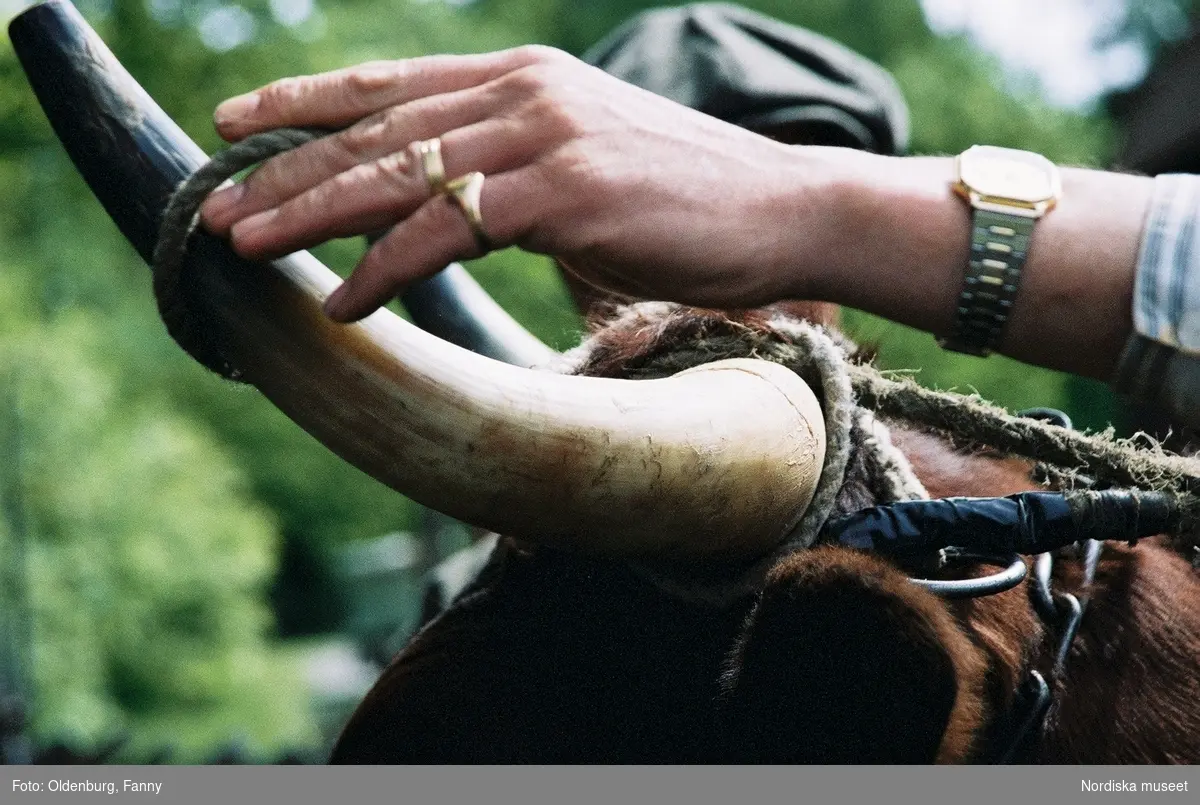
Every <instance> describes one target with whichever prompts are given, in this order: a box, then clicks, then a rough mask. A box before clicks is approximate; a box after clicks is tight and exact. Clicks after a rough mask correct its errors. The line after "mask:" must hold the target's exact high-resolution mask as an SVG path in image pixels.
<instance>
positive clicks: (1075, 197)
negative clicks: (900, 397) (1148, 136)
mask: <svg viewBox="0 0 1200 805" xmlns="http://www.w3.org/2000/svg"><path fill="white" fill-rule="evenodd" d="M811 156H812V157H813V158H816V159H818V160H821V161H823V162H825V163H826V166H827V167H828V169H829V171H830V173H829V175H831V176H835V177H836V178H835V179H833V180H832V181H829V182H828V183H827V184H825V185H824V190H823V191H822V193H823V195H824V197H825V198H826V199H827V200H828V203H827V204H823V205H813V206H812V207H811V208H810V211H809V213H808V215H811V216H822V215H824V216H826V219H825V220H824V221H815V222H812V223H810V224H809V226H816V227H819V228H820V231H822V232H823V233H825V234H824V235H822V237H821V238H818V239H817V242H818V243H819V245H820V248H819V255H812V256H810V257H809V258H807V261H808V262H809V263H810V264H809V265H806V266H802V267H798V268H799V273H800V274H805V275H807V276H806V278H805V279H804V280H803V281H802V282H799V283H798V287H797V288H796V294H797V295H806V296H815V297H817V298H822V299H828V300H830V301H835V302H838V303H841V304H844V305H848V306H851V307H855V308H859V309H862V310H866V311H869V312H871V313H875V314H878V315H880V316H883V317H885V318H888V319H891V320H893V321H898V322H901V323H903V324H907V325H910V326H913V327H917V328H920V329H922V330H926V331H928V332H931V333H934V334H937V335H941V334H944V333H947V332H948V331H949V330H950V329H951V327H952V326H953V323H954V319H955V311H956V308H957V302H958V296H959V293H960V291H961V290H962V284H963V272H964V268H965V266H966V263H967V259H968V254H969V251H970V231H971V228H970V227H971V224H970V221H971V216H970V209H969V207H968V205H967V204H966V203H965V202H964V201H963V200H962V199H960V198H958V197H957V196H955V195H953V193H952V192H951V190H950V187H951V184H952V182H953V179H954V175H953V174H954V164H953V160H952V159H950V158H940V157H939V158H925V157H920V158H913V157H909V158H895V157H879V156H872V155H865V154H861V153H857V152H849V151H841V150H838V149H821V150H820V151H817V152H815V153H814V154H813V155H811ZM1151 189H1152V180H1151V179H1148V178H1145V177H1136V176H1127V175H1122V174H1115V173H1106V172H1101V171H1089V170H1081V169H1064V170H1063V196H1062V200H1061V201H1060V202H1059V205H1058V206H1057V208H1056V209H1054V210H1053V211H1051V212H1050V213H1048V214H1047V215H1046V216H1045V217H1044V218H1043V219H1041V221H1039V222H1038V224H1037V226H1036V228H1035V230H1034V235H1033V238H1032V241H1031V243H1030V248H1029V257H1028V260H1027V262H1026V264H1025V268H1024V270H1023V271H1022V278H1021V285H1020V290H1019V291H1018V295H1017V298H1016V302H1015V304H1014V306H1013V309H1012V313H1011V315H1010V318H1009V323H1008V327H1007V329H1006V331H1005V335H1004V338H1003V340H1002V342H1001V351H1002V352H1004V353H1005V354H1008V355H1011V356H1012V357H1015V358H1018V359H1020V360H1023V361H1027V362H1029V363H1034V364H1038V365H1041V366H1047V367H1050V368H1054V369H1061V370H1065V371H1070V372H1075V373H1077V374H1083V375H1089V376H1092V377H1097V378H1102V379H1108V378H1109V377H1110V376H1111V374H1112V370H1113V367H1114V366H1115V364H1116V361H1117V357H1118V355H1119V354H1120V351H1121V348H1122V346H1123V345H1124V343H1125V340H1126V338H1127V337H1128V335H1129V332H1130V330H1131V327H1132V316H1131V308H1132V295H1133V282H1134V269H1135V266H1136V263H1137V252H1138V244H1139V239H1140V235H1141V231H1142V226H1143V221H1144V219H1145V215H1146V210H1147V206H1148V204H1149V199H1150V193H1151ZM797 253H800V254H804V253H805V249H804V247H803V246H801V247H800V248H799V251H798V252H797ZM810 254H811V253H810ZM785 270H786V269H785Z"/></svg>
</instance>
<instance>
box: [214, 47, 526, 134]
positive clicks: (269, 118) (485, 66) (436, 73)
mask: <svg viewBox="0 0 1200 805" xmlns="http://www.w3.org/2000/svg"><path fill="white" fill-rule="evenodd" d="M549 50H550V49H549V48H542V47H539V46H536V45H535V46H528V45H527V46H523V47H519V48H512V49H510V50H501V51H497V52H494V53H479V54H473V55H466V56H421V57H419V58H415V59H403V60H399V61H377V62H368V63H366V64H360V65H357V66H355V67H344V68H342V69H340V70H334V71H332V72H328V73H319V74H317V75H310V76H300V77H296V78H284V79H281V80H279V81H275V82H273V83H270V84H267V85H266V86H265V87H262V88H260V89H257V90H254V91H253V92H248V93H246V94H245V95H238V96H237V97H236V98H230V99H229V100H227V101H225V102H224V103H222V104H221V105H219V106H218V107H217V110H216V112H215V113H214V115H213V119H214V122H215V123H216V126H217V133H218V134H220V135H221V137H223V138H224V139H226V140H228V141H229V142H235V141H237V140H241V139H243V138H245V137H248V136H249V135H251V134H256V133H258V132H262V131H270V130H271V129H278V128H283V127H301V128H303V127H314V128H328V129H340V128H344V127H346V126H349V125H350V124H352V123H355V122H357V121H359V120H361V119H362V118H364V117H366V116H367V115H370V114H374V113H375V112H378V111H380V110H381V109H386V108H388V107H390V106H396V105H398V104H402V103H407V102H409V101H413V100H416V99H418V98H424V97H426V96H428V95H436V94H441V93H446V92H454V91H456V90H460V89H466V88H468V87H473V86H476V85H478V84H483V83H485V82H487V81H491V80H492V79H494V78H498V77H499V76H502V75H504V74H506V73H509V72H512V71H513V70H517V69H520V68H522V67H527V66H529V65H530V64H533V63H535V62H537V61H539V60H541V59H543V58H545V55H546V54H545V52H544V51H549Z"/></svg>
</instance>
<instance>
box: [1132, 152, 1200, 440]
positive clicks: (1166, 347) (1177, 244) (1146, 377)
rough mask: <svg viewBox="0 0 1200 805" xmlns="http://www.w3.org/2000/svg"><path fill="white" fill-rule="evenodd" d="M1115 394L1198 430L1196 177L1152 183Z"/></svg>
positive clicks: (1199, 185) (1199, 182)
mask: <svg viewBox="0 0 1200 805" xmlns="http://www.w3.org/2000/svg"><path fill="white" fill-rule="evenodd" d="M1133 328H1134V332H1133V334H1132V335H1130V337H1129V340H1128V342H1126V344H1125V350H1124V351H1123V352H1122V353H1121V357H1120V359H1119V361H1118V363H1117V369H1116V373H1115V374H1114V375H1113V379H1112V386H1113V388H1114V389H1115V390H1116V391H1118V392H1121V393H1123V394H1128V395H1129V396H1131V397H1133V398H1134V399H1136V400H1139V401H1141V402H1146V403H1149V404H1150V405H1153V406H1154V407H1155V408H1157V409H1158V410H1159V411H1160V412H1161V413H1163V414H1165V415H1166V416H1167V417H1169V418H1170V419H1171V420H1172V421H1174V422H1176V423H1177V424H1180V425H1184V426H1187V427H1193V428H1195V427H1200V176H1192V175H1187V174H1163V175H1160V176H1158V177H1157V178H1155V180H1154V193H1153V196H1152V198H1151V201H1150V210H1149V212H1148V213H1147V216H1146V223H1145V228H1144V229H1143V230H1142V242H1141V247H1140V249H1139V251H1138V263H1137V272H1136V274H1135V277H1134V286H1133Z"/></svg>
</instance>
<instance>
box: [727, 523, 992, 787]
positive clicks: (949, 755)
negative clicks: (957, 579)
mask: <svg viewBox="0 0 1200 805" xmlns="http://www.w3.org/2000/svg"><path fill="white" fill-rule="evenodd" d="M985 672H986V662H985V660H984V659H983V654H982V652H981V651H980V649H979V648H978V647H976V646H975V645H974V644H973V643H972V642H971V641H970V640H969V639H968V638H967V636H966V635H965V634H964V633H963V632H962V631H961V630H960V629H959V627H958V625H957V624H956V622H955V620H954V618H953V616H952V615H951V613H950V611H949V609H948V608H947V606H946V605H945V603H944V602H943V601H941V600H940V599H938V598H936V597H935V596H933V595H931V594H930V593H928V592H927V591H925V590H923V589H921V588H920V587H918V586H917V585H915V584H912V583H911V582H910V581H909V580H908V579H907V577H905V576H904V574H903V573H901V572H900V571H899V570H897V569H896V568H894V567H892V566H891V565H888V564H887V563H885V562H884V561H882V560H881V559H879V558H877V557H874V556H871V555H869V554H864V553H860V552H858V551H852V550H849V549H845V548H839V547H831V546H826V547H819V548H815V549H812V550H809V551H802V552H799V553H797V554H795V555H793V556H790V557H788V558H786V559H784V560H782V561H781V562H780V563H779V564H778V565H777V566H776V567H775V568H774V569H773V570H772V571H771V573H770V575H769V577H768V580H767V583H766V586H765V589H764V590H763V592H762V594H761V597H760V600H759V601H758V602H757V604H756V606H755V607H754V609H753V610H752V611H751V613H750V615H749V616H748V617H747V620H746V625H745V628H744V630H743V632H742V634H741V636H740V637H739V639H738V641H737V643H736V645H735V647H734V649H733V651H732V653H731V655H730V658H729V661H728V664H727V670H726V672H725V676H724V678H723V691H724V696H723V702H722V704H723V708H724V716H725V718H726V719H727V720H728V722H729V725H730V730H731V732H732V734H733V735H734V736H736V738H737V744H739V745H740V747H741V751H743V752H744V753H745V756H744V758H743V760H745V761H754V762H775V763H931V762H935V761H937V762H962V761H965V760H968V759H969V758H970V754H971V748H972V743H973V741H974V739H975V738H976V736H978V735H979V734H980V733H981V731H982V726H983V724H984V723H985V720H984V700H983V691H984V676H985Z"/></svg>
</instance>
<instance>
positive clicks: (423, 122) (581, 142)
mask: <svg viewBox="0 0 1200 805" xmlns="http://www.w3.org/2000/svg"><path fill="white" fill-rule="evenodd" d="M215 117H216V123H217V129H218V131H219V132H220V134H221V135H222V136H223V137H224V138H226V139H227V140H230V141H236V140H240V139H242V138H244V137H246V136H248V135H250V134H253V133H256V132H261V131H266V130H270V129H274V128H279V127H283V126H305V127H322V128H330V129H341V131H339V132H338V133H336V134H332V135H330V136H328V137H325V138H323V139H321V140H319V141H316V142H313V143H310V144H307V145H304V146H302V147H300V148H297V149H296V150H294V151H292V152H289V153H286V154H282V155H280V156H277V157H275V158H273V159H271V160H269V161H268V162H266V163H264V164H263V165H262V166H261V167H260V168H259V169H258V170H257V171H255V172H254V173H253V174H252V175H251V176H250V177H249V178H248V179H247V180H246V181H245V182H244V183H243V184H241V185H238V186H236V187H234V188H229V189H226V190H223V191H221V192H219V193H217V194H214V195H213V196H212V197H211V198H210V199H209V200H208V201H207V202H206V203H205V205H204V207H203V208H202V210H201V215H202V220H203V222H204V224H205V226H206V227H207V228H208V229H209V230H210V231H212V232H214V233H217V234H228V235H229V236H230V237H231V239H232V243H233V247H234V249H235V250H236V251H237V252H238V253H239V254H241V255H243V256H245V257H249V258H253V259H270V258H274V257H277V256H280V255H283V254H287V253H290V252H293V251H296V250H299V249H303V248H307V247H310V246H313V245H316V244H318V243H321V242H323V241H326V240H329V239H331V238H338V237H349V236H352V235H357V234H364V233H367V232H373V231H378V230H381V229H384V228H387V227H389V226H392V225H393V224H395V226H394V227H393V228H392V230H391V231H390V233H389V234H387V235H386V236H385V237H383V238H382V239H381V240H379V241H378V242H376V243H375V244H374V246H373V247H372V248H371V249H370V251H369V252H368V253H367V254H366V255H365V256H364V257H363V259H362V260H361V262H360V263H359V265H358V266H357V267H356V269H355V270H354V272H353V274H352V276H351V278H350V279H349V280H348V281H347V282H346V283H345V285H343V287H342V288H341V289H339V291H337V292H336V293H335V294H334V295H332V296H331V297H330V299H329V300H328V302H327V304H326V310H327V312H328V314H329V315H330V316H331V317H332V318H334V319H337V320H340V321H353V320H356V319H359V318H361V317H363V316H366V315H368V314H370V313H371V312H373V311H374V310H375V309H377V308H378V307H379V306H380V305H382V304H384V303H385V302H387V301H388V300H389V299H390V298H392V297H394V296H395V295H397V294H398V293H399V292H400V291H402V290H403V288H404V287H405V286H406V285H408V284H409V283H412V282H414V281H416V280H419V279H422V278H424V277H428V276H430V275H432V274H434V273H436V272H437V271H438V270H440V269H441V268H442V267H443V266H445V265H446V264H447V263H449V262H451V261H453V260H455V259H458V258H469V257H473V256H478V247H477V246H476V245H475V239H474V238H473V236H472V233H471V230H470V229H469V227H468V226H467V224H466V221H465V219H464V217H463V214H462V212H461V211H460V210H459V209H458V208H457V207H456V206H454V205H453V204H452V203H449V202H448V201H447V200H446V199H444V198H442V197H440V196H434V197H431V192H430V188H429V184H428V182H427V180H426V178H425V176H424V175H423V171H422V167H421V160H420V158H419V156H418V155H417V152H416V150H415V144H416V143H417V142H418V141H421V140H425V139H429V138H433V137H440V138H441V140H442V155H443V159H444V162H445V166H446V172H447V176H448V177H450V178H453V177H457V176H461V175H464V174H466V173H468V172H471V171H482V172H483V173H484V174H486V176H487V179H486V181H485V183H484V187H483V193H482V200H481V211H482V218H483V222H484V227H485V229H486V231H487V234H488V236H489V238H490V240H491V241H492V242H493V243H494V244H495V245H497V246H507V245H517V246H520V247H522V248H525V249H527V250H530V251H535V252H541V253H545V254H551V255H554V256H555V257H557V258H559V260H560V261H561V262H562V263H564V264H565V265H566V266H567V267H568V268H569V269H570V270H572V271H574V272H575V273H577V274H579V275H580V276H581V277H583V278H584V279H586V280H588V281H590V282H592V283H593V284H596V285H598V286H600V287H602V288H604V289H607V290H611V291H616V292H621V293H629V294H632V295H635V296H639V297H643V298H656V299H671V300H675V301H680V302H684V303H689V304H696V305H707V306H713V307H739V306H754V305H759V304H764V303H766V302H770V301H774V300H775V299H779V298H783V297H786V296H789V295H791V292H793V291H795V290H796V289H797V276H798V275H799V276H801V277H802V276H803V270H802V268H800V270H799V271H798V270H797V269H798V267H802V266H803V255H802V254H801V253H800V252H801V251H805V252H806V253H808V254H812V255H820V254H821V253H822V248H821V244H820V243H819V240H818V239H817V238H816V237H814V236H812V235H810V236H809V237H797V234H798V233H799V232H800V231H801V230H802V229H803V224H804V221H805V216H809V217H811V215H812V213H811V210H812V209H813V208H814V207H815V206H816V205H815V204H814V203H812V202H811V201H810V202H809V203H804V204H802V203H798V201H797V188H798V187H800V188H805V190H806V192H810V193H814V194H815V193H816V192H817V191H818V190H819V189H820V184H821V179H822V178H823V177H824V176H825V172H823V171H822V170H821V169H820V167H821V165H822V160H821V158H820V157H819V156H818V154H819V153H820V152H821V151H822V150H823V149H795V148H789V147H787V146H783V145H780V144H778V143H775V142H773V141H771V140H769V139H766V138H764V137H761V136H759V135H756V134H753V133H750V132H748V131H745V130H743V129H740V128H737V127H735V126H732V125H729V124H726V123H723V122H721V121H719V120H716V119H715V118H712V117H709V116H707V115H703V114H701V113H699V112H695V111H693V110H690V109H688V108H686V107H684V106H681V105H678V104H676V103H673V102H671V101H668V100H666V99H663V98H660V97H659V96H656V95H653V94H651V93H648V92H646V91H644V90H641V89H638V88H637V87H634V86H632V85H629V84H626V83H624V82H622V81H619V80H617V79H615V78H613V77H611V76H609V75H607V74H605V73H603V72H602V71H600V70H598V69H596V68H593V67H590V66H588V65H586V64H584V63H583V62H581V61H579V60H577V59H575V58H573V57H571V56H569V55H567V54H565V53H562V52H560V51H556V50H553V49H550V48H544V47H538V46H532V47H522V48H517V49H514V50H508V51H502V52H498V53H490V54H482V55H472V56H435V57H426V58H419V59H411V60H405V61H396V62H375V63H370V64H365V65H361V66H358V67H352V68H347V69H344V70H339V71H335V72H332V73H326V74H323V75H317V76H309V77H304V78H291V79H285V80H282V81H279V82H275V83H274V84H271V85H268V86H267V87H264V88H262V89H260V90H257V91H255V92H252V93H249V94H247V95H243V96H239V97H238V98H234V99H231V100H229V101H226V102H225V103H223V104H222V105H221V106H219V107H218V109H217V112H216V116H215ZM811 198H812V197H811V196H810V199H811Z"/></svg>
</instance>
